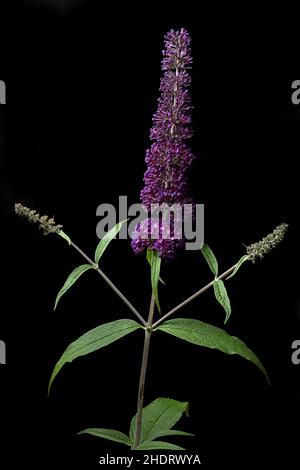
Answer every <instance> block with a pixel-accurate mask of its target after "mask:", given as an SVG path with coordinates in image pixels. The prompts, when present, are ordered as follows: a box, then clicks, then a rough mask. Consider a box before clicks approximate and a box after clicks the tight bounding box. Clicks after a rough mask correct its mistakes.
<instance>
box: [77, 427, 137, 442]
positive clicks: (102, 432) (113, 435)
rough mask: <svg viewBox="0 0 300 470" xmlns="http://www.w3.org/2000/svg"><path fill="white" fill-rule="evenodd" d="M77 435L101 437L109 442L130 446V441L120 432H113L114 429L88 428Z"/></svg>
mask: <svg viewBox="0 0 300 470" xmlns="http://www.w3.org/2000/svg"><path fill="white" fill-rule="evenodd" d="M77 434H78V435H80V434H90V435H91V436H96V437H101V438H102V439H108V440H109V441H114V442H119V443H120V444H125V445H126V446H131V440H130V439H129V437H128V436H127V435H126V434H123V433H122V432H120V431H115V430H114V429H104V428H89V429H84V430H83V431H80V432H79V433H77Z"/></svg>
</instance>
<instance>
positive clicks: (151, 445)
mask: <svg viewBox="0 0 300 470" xmlns="http://www.w3.org/2000/svg"><path fill="white" fill-rule="evenodd" d="M133 450H185V448H184V447H180V446H177V445H175V444H170V443H169V442H163V441H145V442H143V443H142V444H140V445H139V446H138V447H137V448H136V449H133Z"/></svg>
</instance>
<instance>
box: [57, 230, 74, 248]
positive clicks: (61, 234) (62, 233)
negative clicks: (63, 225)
mask: <svg viewBox="0 0 300 470" xmlns="http://www.w3.org/2000/svg"><path fill="white" fill-rule="evenodd" d="M57 233H58V235H60V236H61V237H62V238H64V239H65V240H66V241H67V242H68V243H69V245H72V241H71V238H70V237H69V236H68V235H67V234H66V233H65V232H63V231H62V230H60V231H59V232H57Z"/></svg>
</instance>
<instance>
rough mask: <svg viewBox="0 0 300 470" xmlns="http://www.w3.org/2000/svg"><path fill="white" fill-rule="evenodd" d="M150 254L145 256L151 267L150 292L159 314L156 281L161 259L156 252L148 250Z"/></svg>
mask: <svg viewBox="0 0 300 470" xmlns="http://www.w3.org/2000/svg"><path fill="white" fill-rule="evenodd" d="M149 251H150V253H149V254H147V259H148V258H149V259H148V261H149V263H150V266H151V285H152V292H153V295H154V299H155V303H156V306H157V308H158V311H159V312H160V311H161V310H160V304H159V298H158V280H159V274H160V266H161V258H160V256H159V254H158V253H157V252H156V251H153V250H149Z"/></svg>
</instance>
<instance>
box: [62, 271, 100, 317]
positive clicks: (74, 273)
mask: <svg viewBox="0 0 300 470" xmlns="http://www.w3.org/2000/svg"><path fill="white" fill-rule="evenodd" d="M89 269H93V266H92V265H90V264H82V265H81V266H78V268H75V269H74V271H72V272H71V274H70V276H69V277H68V279H67V280H66V282H65V283H64V285H63V286H62V288H61V289H60V291H59V293H58V294H57V296H56V300H55V305H54V310H55V309H56V307H57V304H58V302H59V301H60V299H61V298H62V296H63V295H64V294H65V293H66V292H67V290H69V289H70V287H72V286H73V284H74V283H75V282H76V281H77V280H78V279H79V278H80V276H81V275H82V274H83V273H85V272H86V271H88V270H89Z"/></svg>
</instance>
